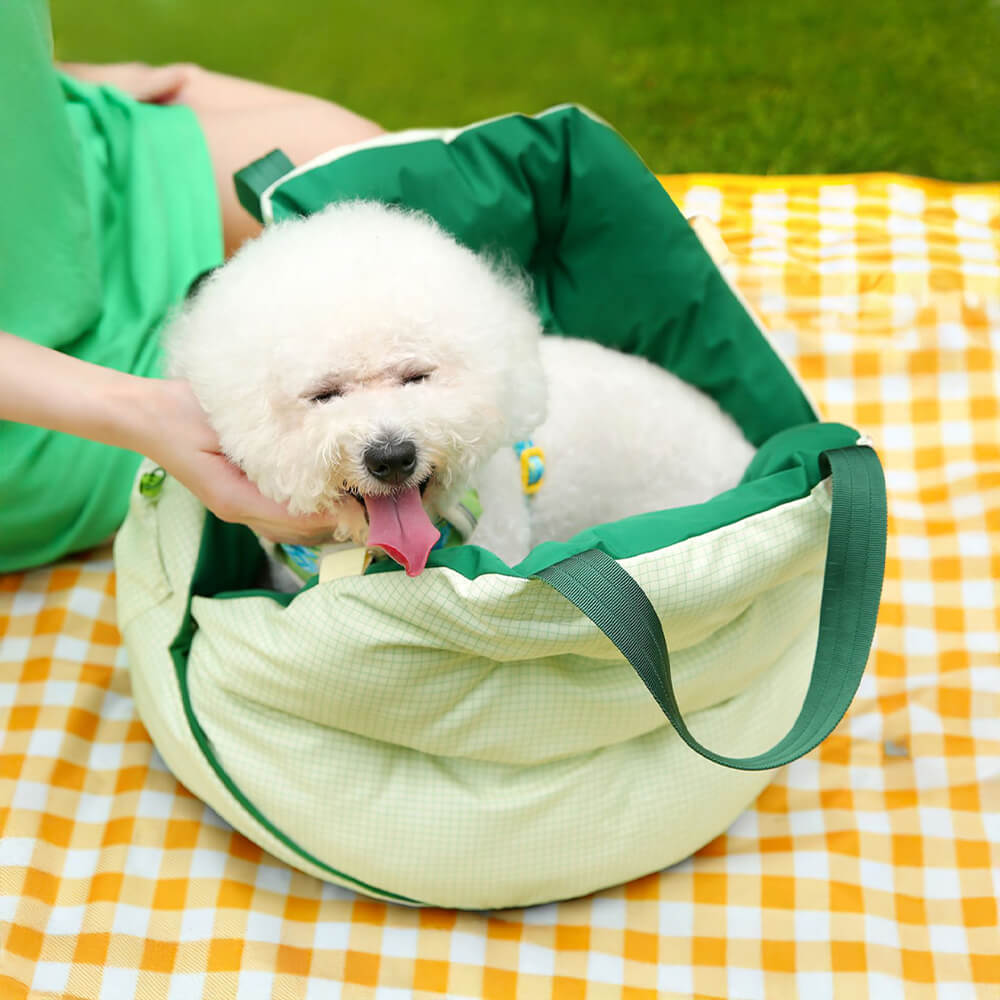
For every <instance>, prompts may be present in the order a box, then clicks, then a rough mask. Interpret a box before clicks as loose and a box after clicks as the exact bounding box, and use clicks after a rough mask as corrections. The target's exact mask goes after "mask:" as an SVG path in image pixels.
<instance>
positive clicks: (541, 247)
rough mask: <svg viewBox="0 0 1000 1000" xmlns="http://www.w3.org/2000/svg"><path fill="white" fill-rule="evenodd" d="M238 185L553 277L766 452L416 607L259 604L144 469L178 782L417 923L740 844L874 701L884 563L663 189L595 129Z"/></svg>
mask: <svg viewBox="0 0 1000 1000" xmlns="http://www.w3.org/2000/svg"><path fill="white" fill-rule="evenodd" d="M237 186H238V189H239V191H240V194H241V198H242V200H243V202H244V204H245V205H247V206H248V207H249V208H250V209H251V210H253V211H255V212H258V213H259V214H260V215H261V216H262V217H263V219H264V221H266V222H268V223H270V222H272V221H280V220H281V219H285V218H289V217H292V216H295V215H301V214H308V213H310V212H313V211H316V210H317V209H319V208H321V207H322V206H324V205H326V204H328V203H329V202H332V201H337V200H343V199H357V198H365V199H378V200H381V201H384V202H388V203H398V204H403V205H407V206H411V207H413V208H417V209H421V210H423V211H425V212H427V213H428V214H430V215H431V216H433V217H434V218H436V219H437V220H438V221H439V222H440V223H441V225H442V226H443V227H444V228H445V229H447V230H449V231H450V232H452V233H453V234H455V235H456V237H457V238H458V239H460V240H461V241H463V242H464V243H465V244H467V245H468V246H470V247H472V248H473V249H475V250H486V251H490V252H500V253H503V254H506V255H508V256H510V257H511V258H513V259H514V260H515V261H517V262H518V263H520V265H522V266H523V267H524V268H525V269H526V270H527V271H528V272H530V274H531V276H532V278H533V281H534V287H535V292H536V297H537V305H538V309H539V312H540V314H541V316H542V318H543V321H544V324H545V327H546V330H547V332H548V333H549V334H551V335H553V336H558V335H559V334H561V333H566V334H571V335H573V336H577V337H587V338H591V339H593V340H597V341H600V342H601V343H603V344H605V345H606V346H609V347H613V348H617V349H619V350H622V351H630V352H634V353H637V354H641V355H643V356H645V357H646V358H648V359H650V360H652V361H654V362H656V363H658V364H660V365H662V366H663V367H665V368H667V369H669V370H671V371H672V372H674V373H675V374H677V375H679V376H680V377H682V378H684V379H686V380H687V381H689V382H691V383H693V384H694V385H696V386H698V387H699V388H701V389H702V390H704V391H705V392H707V393H709V394H710V395H712V396H713V397H714V398H715V399H716V400H717V401H718V402H719V403H720V405H721V406H722V408H723V409H724V410H725V411H726V412H728V413H729V414H730V415H731V416H732V417H733V418H734V419H735V420H736V421H737V423H739V425H740V426H741V427H742V429H743V431H744V433H745V434H746V436H747V437H748V439H749V440H750V441H751V442H752V443H753V444H754V445H755V446H756V447H757V449H758V451H757V453H756V456H755V458H754V459H753V461H752V463H751V465H750V467H749V468H748V469H747V470H746V473H745V475H744V476H743V479H742V481H741V482H740V484H739V485H738V486H737V487H736V488H734V489H732V490H730V491H728V492H726V493H724V494H721V495H719V496H717V497H715V498H713V499H712V500H710V501H709V502H707V503H704V504H699V505H697V506H692V507H686V508H682V509H674V510H663V511H655V512H651V513H649V514H645V515H642V516H639V517H632V518H628V519H626V520H623V521H619V522H615V523H610V524H598V525H594V526H593V528H591V529H589V530H587V531H584V532H582V533H581V534H579V535H577V536H576V537H574V538H573V539H572V540H570V541H568V542H565V543H554V542H547V543H544V544H541V545H538V546H536V547H535V548H534V549H533V550H532V551H531V553H530V554H529V555H528V556H527V558H526V559H525V560H524V561H523V562H521V563H520V564H519V565H517V566H513V567H511V566H508V565H506V564H505V563H503V562H502V561H501V560H500V559H499V558H498V557H497V556H496V555H494V554H493V553H491V552H489V551H485V550H483V549H481V548H477V547H475V546H470V545H460V546H457V547H453V548H444V549H440V550H438V551H436V552H434V553H432V555H431V559H430V562H429V564H428V568H427V569H426V570H425V571H424V572H423V574H421V575H420V576H419V577H417V578H415V579H410V578H408V577H407V576H406V575H405V574H404V573H403V572H402V570H401V569H400V568H399V567H397V566H396V565H395V564H394V563H392V562H390V561H385V562H378V563H374V564H373V565H372V567H371V568H370V569H369V570H368V571H367V572H366V573H365V574H364V575H356V576H351V577H347V578H342V579H338V580H335V581H332V582H328V583H323V584H318V583H313V584H312V585H308V586H307V587H306V588H305V589H304V590H302V591H300V592H299V593H297V594H295V595H288V594H279V593H275V592H270V591H265V590H260V589H254V581H255V580H256V579H257V578H258V576H259V573H260V570H261V560H263V559H264V558H265V557H264V555H263V552H262V550H261V547H260V545H259V544H258V542H257V539H256V538H255V537H254V535H253V534H252V533H251V532H250V531H249V530H248V529H247V528H245V527H242V526H240V525H234V524H227V523H223V522H221V521H219V520H217V519H216V518H215V517H214V516H212V515H211V514H209V513H206V511H205V510H204V509H203V508H202V506H201V505H200V504H199V503H198V501H197V500H196V499H195V498H194V497H193V496H192V495H191V494H190V493H188V492H187V491H186V490H185V489H184V488H183V487H182V486H181V485H180V484H178V483H177V482H176V481H173V480H172V479H170V478H169V477H165V478H164V476H163V474H162V472H151V471H150V469H149V467H148V466H147V467H146V469H145V470H142V472H141V474H140V477H139V479H138V480H137V482H136V488H135V490H134V493H133V496H132V499H131V507H130V512H129V515H128V518H127V520H126V523H125V525H124V526H123V528H122V529H121V532H120V533H119V535H118V539H117V543H116V549H115V557H116V561H117V568H118V581H119V582H118V605H119V615H120V625H121V631H122V633H123V636H124V640H125V644H126V646H127V649H128V656H129V662H130V664H131V671H132V684H133V691H134V695H135V701H136V705H137V707H138V710H139V713H140V715H141V717H142V719H143V721H144V723H145V725H146V727H147V728H148V730H149V733H150V735H151V737H152V739H153V741H154V743H155V745H156V747H157V748H158V750H159V751H160V753H161V754H162V756H163V758H164V760H165V761H166V763H167V764H168V765H169V767H170V768H171V769H172V770H173V772H174V773H175V774H176V775H177V777H178V778H179V779H180V780H181V781H182V782H183V783H184V784H185V785H186V786H187V787H188V788H189V789H191V791H193V792H194V793H195V794H196V795H198V796H199V797H201V798H202V799H203V800H204V801H205V802H207V803H208V804H209V805H210V806H212V808H214V809H215V810H216V811H217V812H218V813H220V814H221V815H222V816H223V817H224V818H225V819H227V820H228V821H229V822H230V823H231V824H232V825H233V826H234V827H236V828H237V829H238V830H240V831H241V832H242V833H244V834H245V835H246V836H247V837H249V838H250V839H251V840H253V841H255V842H256V843H258V844H260V845H261V846H263V847H264V848H266V849H267V850H268V851H270V852H271V853H272V854H274V855H276V856H277V857H279V858H281V859H283V860H285V861H287V862H288V863H289V864H290V865H293V866H294V867H296V868H299V869H301V870H303V871H305V872H309V873H312V874H313V875H316V876H317V877H319V878H322V879H327V880H329V881H331V882H334V883H337V884H340V885H342V886H347V887H350V888H353V889H357V890H359V891H361V892H363V893H367V894H370V895H372V896H375V897H378V898H381V899H387V900H395V901H399V902H402V903H408V904H418V905H425V904H429V905H437V906H448V907H461V908H472V909H486V908H496V907H511V906H521V905H528V904H532V903H539V902H543V901H550V900H557V899H561V898H566V897H571V896H578V895H582V894H584V893H588V892H591V891H594V890H597V889H600V888H603V887H606V886H610V885H614V884H618V883H621V882H624V881H627V880H630V879H633V878H636V877H638V876H641V875H644V874H647V873H649V872H652V871H656V870H658V869H661V868H663V867H665V866H667V865H671V864H673V863H675V862H677V861H679V860H681V859H682V858H685V857H686V856H688V855H689V854H691V853H692V852H693V851H695V850H697V849H698V848H699V847H701V846H702V845H703V844H705V843H706V842H707V841H709V840H711V839H712V838H713V837H715V836H717V835H718V834H719V833H721V832H722V831H723V830H725V829H726V828H727V826H729V824H731V823H732V822H733V820H734V819H735V818H736V817H737V816H738V815H739V813H740V812H741V811H742V810H744V809H745V808H746V807H747V805H748V804H749V803H751V802H752V801H753V799H754V798H755V797H756V796H757V795H758V794H759V792H760V791H761V790H762V789H763V788H764V786H765V785H766V784H767V782H768V780H769V778H770V777H771V772H772V770H773V769H774V768H776V767H780V766H781V765H783V764H785V763H787V762H789V761H791V760H794V759H795V758H797V757H799V756H801V755H802V754H805V753H807V752H808V751H809V750H810V749H812V748H813V747H815V746H816V745H817V744H818V743H819V742H820V741H821V740H822V739H824V738H825V737H826V736H827V735H828V734H829V733H830V731H831V730H832V728H833V727H834V726H835V725H836V724H837V722H838V721H839V720H840V718H841V717H842V716H843V714H844V712H845V711H846V709H847V707H848V705H849V704H850V701H851V698H852V697H853V695H854V692H855V691H856V689H857V686H858V683H859V681H860V678H861V674H862V672H863V670H864V666H865V662H866V659H867V655H868V651H869V647H870V644H871V640H872V635H873V631H874V627H875V617H876V612H877V609H878V603H879V595H880V590H881V582H882V570H883V564H884V555H885V527H886V525H885V491H884V482H883V478H882V472H881V468H880V465H879V462H878V459H877V457H876V455H875V453H874V451H873V450H872V449H871V448H870V447H868V446H867V445H866V444H865V443H864V441H863V440H862V439H860V438H859V435H858V432H857V431H854V430H852V429H851V428H849V427H845V426H843V425H840V424H828V423H821V422H819V420H818V418H817V415H816V413H815V411H814V409H813V407H812V406H811V404H810V403H809V401H808V399H807V398H806V396H805V395H804V393H803V390H802V388H801V387H800V385H799V384H798V382H797V381H796V379H795V378H794V377H793V375H792V374H791V373H790V372H789V370H788V369H787V368H786V366H785V365H784V363H783V362H782V361H781V360H780V358H779V357H778V355H777V354H776V353H775V351H774V350H773V349H772V347H771V346H770V345H769V343H768V340H767V337H766V336H765V334H764V333H763V332H762V330H761V329H760V327H759V326H758V325H757V323H756V322H755V321H754V319H753V318H752V317H751V315H750V314H749V313H748V311H747V310H746V308H745V307H744V306H743V305H742V304H741V302H740V300H739V299H738V297H737V295H736V294H735V293H734V292H733V291H732V290H731V288H730V287H729V285H728V284H727V282H726V280H725V278H724V276H723V275H722V274H721V273H720V271H719V270H718V269H717V268H716V266H715V265H714V264H713V262H712V260H711V259H710V257H709V256H708V254H707V253H706V252H705V250H704V249H703V247H702V245H701V243H700V242H699V240H698V239H697V237H696V236H695V234H694V233H693V232H692V230H691V228H690V227H689V225H688V224H687V222H686V221H685V220H684V218H683V217H682V216H681V215H680V213H679V212H678V210H677V209H676V207H675V206H674V205H673V203H672V202H671V200H670V198H669V197H668V196H667V195H666V193H665V192H664V190H663V188H662V186H661V185H660V183H659V182H658V181H657V179H656V178H655V177H654V176H653V175H652V174H651V173H650V172H649V171H648V170H647V168H646V167H645V166H644V165H643V163H642V162H641V161H640V160H639V158H638V157H637V156H636V155H635V153H634V152H633V151H632V150H631V149H630V147H629V146H628V145H627V144H626V143H625V142H624V141H623V140H622V138H621V137H620V136H619V135H618V134H617V133H616V132H615V131H614V130H613V129H611V128H610V127H608V126H607V125H606V124H604V123H603V122H601V121H599V120H597V119H595V118H594V117H593V116H591V115H589V114H588V113H586V112H585V111H583V110H581V109H579V108H575V107H561V108H555V109H553V110H551V111H548V112H545V113H543V114H541V115H538V116H537V117H526V116H522V115H510V116H507V117H502V118H498V119H495V120H492V121H488V122H485V123H482V124H477V125H473V126H471V127H469V128H465V129H460V130H455V131H418V132H403V133H399V134H395V135H386V136H382V137H379V138H378V139H375V140H373V141H369V142H366V143H363V144H360V145H357V146H352V147H347V148H344V149H337V150H334V151H332V152H330V153H328V154H326V155H324V156H321V157H319V158H318V159H316V160H314V161H313V162H311V163H308V164H306V165H304V166H301V167H297V168H293V167H292V165H291V163H290V162H289V161H288V160H287V159H286V158H285V157H284V156H283V155H282V154H281V153H280V152H277V151H276V152H274V153H271V154H270V155H268V156H266V157H264V158H263V159H262V160H259V161H257V162H256V163H255V164H252V165H251V166H250V167H248V168H246V169H245V170H244V171H241V173H240V174H238V175H237ZM543 488H544V487H543ZM609 488H615V487H614V484H613V483H610V484H609ZM528 502H530V498H529V501H528ZM668 646H669V653H668Z"/></svg>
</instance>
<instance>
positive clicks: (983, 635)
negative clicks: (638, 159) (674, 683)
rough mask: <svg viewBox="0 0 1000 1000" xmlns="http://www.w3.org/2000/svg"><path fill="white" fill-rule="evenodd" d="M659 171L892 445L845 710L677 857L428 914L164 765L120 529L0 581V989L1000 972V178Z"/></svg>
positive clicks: (89, 992)
mask: <svg viewBox="0 0 1000 1000" xmlns="http://www.w3.org/2000/svg"><path fill="white" fill-rule="evenodd" d="M664 183H665V185H666V187H667V188H668V190H669V191H670V193H671V194H672V195H673V197H674V199H675V200H676V201H677V203H678V205H679V206H680V207H681V208H682V210H683V211H684V213H685V214H686V215H689V216H691V215H702V216H707V217H708V218H710V219H712V220H714V221H715V222H716V223H717V224H718V225H719V226H720V229H721V232H722V234H723V236H724V238H725V240H726V242H727V243H728V245H729V247H730V250H731V251H732V253H733V255H734V261H733V269H734V271H733V273H734V276H735V278H736V281H737V284H738V286H739V287H740V289H741V290H742V292H743V293H744V294H745V296H746V298H747V300H748V302H749V303H750V305H751V306H752V307H753V308H754V309H755V310H756V311H757V312H758V314H759V315H760V316H761V318H762V319H763V321H764V323H765V324H766V325H767V326H768V328H769V329H771V330H772V331H773V332H774V337H775V340H776V342H777V344H778V346H779V347H780V349H781V350H782V351H783V353H784V354H785V355H786V356H787V357H788V358H789V359H790V360H791V362H792V364H793V366H794V367H795V368H796V369H797V370H798V372H800V373H801V375H802V378H803V379H804V381H805V383H806V385H807V387H808V388H809V390H810V391H811V393H812V395H813V396H814V398H815V399H816V400H817V401H818V402H819V404H820V406H821V407H822V408H823V411H824V413H825V415H826V417H827V418H828V419H830V420H839V421H844V422H845V423H848V424H851V425H853V426H856V427H859V428H861V429H862V430H864V431H865V432H867V433H868V434H869V435H870V436H871V437H872V439H873V440H874V442H875V444H876V446H877V448H878V450H879V453H880V455H881V457H882V460H883V463H884V465H885V468H886V479H887V485H888V490H889V549H888V560H887V565H886V583H885V590H884V595H883V603H882V612H881V616H880V620H879V629H878V633H877V636H876V648H875V652H874V654H873V657H872V661H871V663H870V665H869V669H868V672H867V674H866V676H865V678H864V680H863V682H862V685H861V689H860V691H859V693H858V697H857V699H856V700H855V703H854V705H853V707H852V709H851V711H850V712H849V714H848V716H847V718H846V719H845V720H844V722H843V723H842V724H841V725H840V727H839V728H838V729H837V731H836V732H835V733H834V734H833V735H832V736H831V737H830V738H829V739H828V740H827V741H826V742H825V743H824V744H823V745H822V746H821V747H819V748H818V750H816V751H814V752H813V753H812V754H810V755H809V756H808V757H807V758H805V759H803V760H800V761H797V762H796V763H794V764H792V765H791V766H789V767H786V768H784V769H782V770H781V771H780V772H779V773H778V774H777V776H776V778H775V781H774V782H773V784H772V785H771V786H770V787H769V788H768V789H767V790H766V791H765V792H764V793H763V794H762V795H761V797H760V798H759V799H758V801H757V802H756V804H755V805H754V807H753V808H752V809H750V810H749V811H748V812H746V813H745V814H744V815H743V816H741V817H740V819H739V820H737V822H736V823H735V824H734V825H733V826H732V827H731V828H730V829H729V830H728V831H727V833H726V834H725V835H723V836H721V837H719V838H718V839H716V840H715V841H713V842H712V843H710V844H709V845H707V846H706V847H705V848H703V849H702V850H701V851H699V852H698V853H697V854H696V855H695V856H694V857H693V858H691V859H689V860H688V861H686V862H684V863H683V864H680V865H677V866H676V867H674V868H672V869H669V870H667V871H665V872H662V873H660V874H656V875H651V876H648V877H647V878H644V879H641V880H639V881H637V882H634V883H632V884H630V885H626V886H624V887H621V888H616V889H610V890H608V891H605V892H602V893H599V894H597V895H595V896H591V897H588V898H585V899H580V900H575V901H570V902H565V903H560V904H553V905H549V906H542V907H536V908H533V909H531V910H524V911H517V912H504V913H493V914H475V913H455V912H451V911H442V910H413V909H406V908H403V907H398V906H393V905H386V904H382V903H377V902H373V901H371V900H368V899H364V898H361V897H358V896H355V895H353V894H352V893H350V892H348V891H346V890H343V889H339V888H334V887H332V886H329V885H325V884H322V883H320V882H318V881H316V880H315V879H313V878H311V877H309V876H306V875H303V874H301V873H299V872H295V871H293V870H291V869H289V868H288V867H286V866H285V865H283V864H281V863H280V862H278V861H276V860H275V859H273V858H271V857H269V856H268V855H266V854H265V853H264V852H262V851H261V850H260V849H259V848H257V847H255V846H254V845H253V844H251V843H249V842H248V841H247V840H245V839H244V838H243V837H242V836H240V835H239V834H236V833H234V832H233V831H232V830H231V829H230V828H229V827H227V826H226V824H225V823H223V822H222V821H221V820H220V819H219V818H218V817H217V816H215V814H214V813H212V812H211V811H210V810H209V809H207V808H206V807H205V806H203V805H202V804H201V803H200V802H199V801H197V800H196V799H194V798H193V797H192V796H191V795H190V794H189V793H188V792H187V791H186V790H185V789H184V788H182V787H181V786H180V785H178V783H177V782H176V781H175V780H174V779H173V777H172V776H171V775H170V774H169V773H168V772H167V771H166V769H165V768H164V765H163V763H162V761H161V760H160V758H159V757H158V755H157V754H156V752H155V751H154V750H153V748H152V747H151V745H150V743H149V739H148V737H147V735H146V733H145V731H144V729H143V727H142V725H141V724H140V723H139V722H138V720H137V718H136V714H135V710H134V707H133V704H132V701H131V698H130V695H129V676H128V670H127V666H126V663H125V659H124V656H123V652H122V648H121V645H120V641H119V636H118V633H117V630H116V628H115V625H114V622H115V609H114V594H115V589H114V588H115V584H114V577H113V574H112V567H111V562H110V552H109V551H108V550H104V551H100V552H97V553H93V554H91V555H90V556H89V557H87V558H84V559H80V560H76V561H72V562H67V563H64V564H62V565H59V566H56V567H52V568H49V569H44V570H39V571H36V572H32V573H28V574H24V575H19V576H8V577H0V831H2V839H0V998H3V1000H6V998H19V997H24V996H30V997H39V998H42V997H71V998H87V1000H90V998H106V1000H121V998H125V997H133V996H135V997H140V998H143V1000H152V998H160V997H169V998H172V1000H177V998H180V1000H185V998H193V997H200V996H206V997H212V998H224V997H237V996H238V997H248V998H251V1000H252V998H258V997H261V998H262V997H270V996H274V997H282V998H292V997H296V998H298V997H308V998H322V1000H327V998H335V997H346V998H355V997H357V998H368V997H371V998H390V997H391V998H396V997H399V998H401V997H408V996H416V997H434V996H449V997H489V998H497V1000H512V998H531V1000H533V998H541V997H552V998H556V1000H569V998H587V1000H606V998H616V1000H618V998H622V1000H647V998H648V1000H652V998H654V997H669V996H692V995H696V996H705V997H726V998H753V997H782V998H784V997H794V996H802V997H809V998H810V1000H820V998H825V997H843V996H849V997H873V998H878V1000H892V998H897V997H899V998H907V1000H909V998H922V997H934V998H937V997H946V998H949V1000H953V998H963V997H970V998H971V997H991V998H996V997H1000V929H998V920H997V902H996V897H997V894H998V891H1000V886H998V878H1000V876H998V872H1000V612H998V605H1000V402H998V401H1000V185H992V186H963V185H954V184H946V183H940V182H935V181H925V180H915V179H912V178H906V177H900V176H889V175H872V176H868V175H862V176H842V177H810V178H753V177H729V176H682V177H668V178H664ZM595 794H599V790H595ZM349 821H350V819H349V817H345V822H349ZM628 849H629V847H628V844H622V850H623V851H627V850H628Z"/></svg>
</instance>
